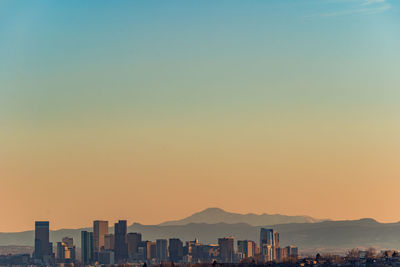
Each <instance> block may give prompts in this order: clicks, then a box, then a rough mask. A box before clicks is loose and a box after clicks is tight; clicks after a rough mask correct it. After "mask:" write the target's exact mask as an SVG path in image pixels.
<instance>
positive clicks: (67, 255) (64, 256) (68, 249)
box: [57, 237, 76, 263]
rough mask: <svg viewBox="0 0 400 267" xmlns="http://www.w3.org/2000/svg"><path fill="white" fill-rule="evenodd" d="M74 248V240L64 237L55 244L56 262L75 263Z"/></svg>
mask: <svg viewBox="0 0 400 267" xmlns="http://www.w3.org/2000/svg"><path fill="white" fill-rule="evenodd" d="M75 256H76V253H75V246H74V239H73V238H71V237H64V238H63V239H62V242H57V260H58V262H60V263H64V262H74V261H75V258H76V257H75Z"/></svg>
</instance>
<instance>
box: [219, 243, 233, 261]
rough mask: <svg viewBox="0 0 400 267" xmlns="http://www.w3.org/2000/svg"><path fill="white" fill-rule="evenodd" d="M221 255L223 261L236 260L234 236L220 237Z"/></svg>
mask: <svg viewBox="0 0 400 267" xmlns="http://www.w3.org/2000/svg"><path fill="white" fill-rule="evenodd" d="M218 245H219V251H220V252H219V253H220V254H219V256H220V260H221V262H222V263H232V262H233V260H234V254H235V251H234V240H233V237H224V238H218Z"/></svg>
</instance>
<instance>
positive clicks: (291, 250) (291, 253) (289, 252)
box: [284, 246, 299, 260]
mask: <svg viewBox="0 0 400 267" xmlns="http://www.w3.org/2000/svg"><path fill="white" fill-rule="evenodd" d="M284 249H285V254H286V256H287V257H288V258H291V259H295V260H297V258H298V256H299V249H298V248H297V247H295V246H287V247H285V248H284Z"/></svg>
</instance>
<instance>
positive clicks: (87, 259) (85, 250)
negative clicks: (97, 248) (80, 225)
mask: <svg viewBox="0 0 400 267" xmlns="http://www.w3.org/2000/svg"><path fill="white" fill-rule="evenodd" d="M93 243H94V242H93V233H92V232H88V231H82V232H81V258H82V265H84V266H85V265H89V264H90V263H91V262H92V261H93V257H94V244H93Z"/></svg>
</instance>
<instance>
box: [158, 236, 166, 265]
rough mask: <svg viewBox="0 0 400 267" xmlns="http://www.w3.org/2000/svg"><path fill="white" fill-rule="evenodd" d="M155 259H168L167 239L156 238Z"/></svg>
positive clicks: (159, 260)
mask: <svg viewBox="0 0 400 267" xmlns="http://www.w3.org/2000/svg"><path fill="white" fill-rule="evenodd" d="M156 259H157V261H158V262H162V261H166V260H168V241H167V239H157V240H156Z"/></svg>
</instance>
